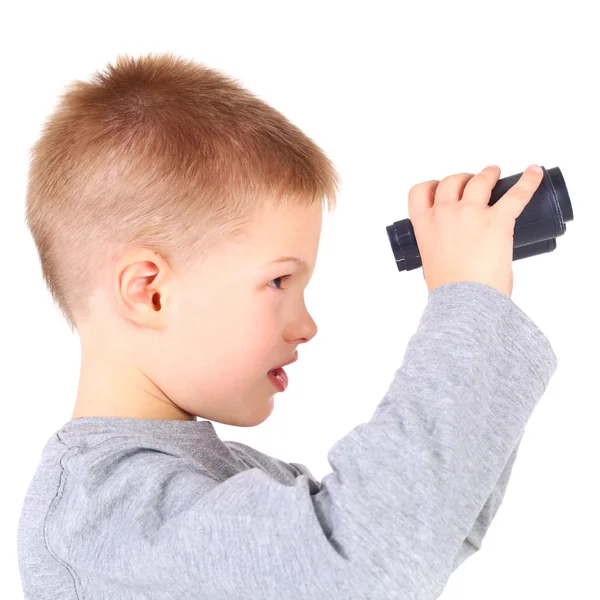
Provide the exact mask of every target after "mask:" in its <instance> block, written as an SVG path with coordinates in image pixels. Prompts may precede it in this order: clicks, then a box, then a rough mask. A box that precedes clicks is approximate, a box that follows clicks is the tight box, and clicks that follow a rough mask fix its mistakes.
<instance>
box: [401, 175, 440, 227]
mask: <svg viewBox="0 0 600 600" xmlns="http://www.w3.org/2000/svg"><path fill="white" fill-rule="evenodd" d="M438 184H439V181H438V180H437V179H432V180H430V181H424V182H423V183H417V184H416V185H413V186H412V187H411V188H410V190H409V192H408V217H409V218H410V219H411V221H412V220H414V219H415V217H416V218H418V217H419V216H420V215H423V214H425V212H426V211H428V210H429V209H431V207H432V206H433V200H434V196H435V190H436V188H437V186H438Z"/></svg>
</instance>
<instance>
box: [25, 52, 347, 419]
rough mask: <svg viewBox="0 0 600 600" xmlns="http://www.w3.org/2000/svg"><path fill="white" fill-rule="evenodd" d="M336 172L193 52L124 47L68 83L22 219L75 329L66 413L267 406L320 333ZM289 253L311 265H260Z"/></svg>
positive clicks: (148, 414)
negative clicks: (75, 384) (77, 343)
mask: <svg viewBox="0 0 600 600" xmlns="http://www.w3.org/2000/svg"><path fill="white" fill-rule="evenodd" d="M338 184H339V178H338V175H337V173H336V171H335V169H334V167H333V165H332V163H331V162H330V161H329V159H328V158H327V156H326V155H325V154H324V153H323V151H322V150H320V148H319V147H318V146H317V145H316V144H315V143H314V142H313V141H312V140H311V139H309V138H308V137H307V136H306V135H305V134H303V133H302V132H301V131H300V130H299V129H298V128H297V127H296V126H294V125H293V124H292V123H290V122H289V121H288V120H287V119H286V118H285V117H284V116H283V115H282V114H281V113H279V112H278V111H276V110H275V109H273V108H271V107H270V106H268V105H267V104H266V103H265V102H264V101H262V100H260V99H259V98H257V97H256V96H254V95H253V94H251V93H250V92H248V91H246V90H245V89H243V88H242V87H241V86H240V85H239V84H238V83H236V82H235V80H232V79H231V78H228V77H226V76H225V75H223V74H222V73H220V72H218V71H215V70H213V69H210V68H207V67H205V66H202V65H201V64H199V63H196V62H194V61H193V60H184V59H181V58H177V57H175V56H173V55H171V54H163V55H152V54H149V55H146V56H144V57H140V58H138V59H133V58H130V57H126V56H119V57H117V60H116V63H115V64H114V65H109V66H108V67H107V69H106V71H105V72H104V73H101V72H98V73H96V74H95V75H94V78H93V79H92V81H91V82H82V81H76V82H74V83H72V84H71V85H70V86H69V87H68V88H67V90H66V92H65V93H64V94H63V96H62V97H61V99H60V102H59V104H58V106H57V108H56V110H55V111H54V113H53V114H52V115H51V116H50V117H49V118H48V120H47V122H46V124H45V126H44V129H43V131H42V135H41V137H40V139H39V140H38V141H37V142H36V143H35V145H34V146H33V148H32V157H31V166H30V171H29V182H28V189H27V211H26V217H27V225H28V227H29V228H30V230H31V233H32V236H33V239H34V242H35V244H36V247H37V250H38V253H39V256H40V261H41V268H42V274H43V277H44V280H45V282H46V284H47V286H48V288H49V290H50V293H51V294H52V297H53V298H54V300H55V301H56V303H57V304H58V306H59V308H60V310H61V311H62V313H63V315H64V316H65V318H66V319H67V322H68V324H69V326H70V328H71V330H73V329H76V330H77V332H78V334H79V336H80V340H81V344H82V363H81V373H80V381H79V389H78V394H77V401H76V406H75V411H74V413H73V417H74V418H76V417H81V416H94V415H98V416H117V417H135V418H150V419H194V418H195V416H200V417H202V418H205V419H210V420H214V421H218V422H222V423H227V424H231V425H239V426H244V427H247V426H252V425H256V424H258V423H261V422H262V421H264V420H265V419H266V418H267V417H268V416H269V414H270V413H271V411H272V399H273V394H274V393H276V389H275V388H274V387H273V385H272V383H271V382H270V380H269V378H268V376H267V372H268V371H269V370H270V369H272V368H274V367H276V366H278V365H280V364H282V363H284V362H288V361H289V360H291V359H292V357H293V355H294V353H295V350H296V347H297V346H298V345H299V344H301V343H303V342H306V341H308V340H310V339H311V338H312V337H313V336H314V335H315V333H316V331H317V327H316V324H315V322H314V321H313V320H312V318H311V316H310V315H309V313H308V312H307V309H306V306H305V303H304V288H305V287H306V285H307V283H308V281H309V279H310V276H311V275H312V272H313V270H314V267H315V262H316V258H317V250H318V244H319V239H320V233H321V220H322V210H323V206H322V203H323V202H324V200H325V199H327V206H328V208H329V209H330V210H332V209H333V208H335V200H336V192H337V188H338ZM282 256H294V257H297V258H299V259H301V260H303V261H305V263H306V266H304V267H303V266H301V265H296V264H294V263H293V262H285V263H279V264H277V263H275V264H271V265H267V263H269V262H271V261H274V260H275V259H277V258H280V257H282ZM288 274H290V275H291V276H290V277H288V278H285V279H283V280H281V279H278V278H280V277H282V276H285V275H288Z"/></svg>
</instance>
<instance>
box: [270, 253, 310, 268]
mask: <svg viewBox="0 0 600 600" xmlns="http://www.w3.org/2000/svg"><path fill="white" fill-rule="evenodd" d="M282 262H295V263H296V264H298V265H301V266H303V267H304V268H305V269H308V265H307V264H306V262H304V261H303V260H301V259H299V258H296V257H295V256H281V257H280V258H276V259H275V260H273V261H271V262H269V263H267V264H268V265H273V264H276V263H282Z"/></svg>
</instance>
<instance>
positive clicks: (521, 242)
mask: <svg viewBox="0 0 600 600" xmlns="http://www.w3.org/2000/svg"><path fill="white" fill-rule="evenodd" d="M542 169H543V170H544V178H543V179H542V182H541V183H540V185H539V187H538V189H537V190H536V191H535V193H534V194H533V196H532V198H531V200H530V201H529V203H528V204H527V206H526V207H525V208H524V209H523V212H522V213H521V214H520V215H519V216H518V217H517V220H516V222H515V232H514V239H513V261H515V260H519V259H521V258H527V257H529V256H536V255H538V254H544V253H546V252H552V251H553V250H555V249H556V238H557V237H559V236H561V235H563V234H564V233H565V232H566V231H567V226H566V224H565V223H566V222H567V221H572V220H573V207H572V206H571V199H570V198H569V193H568V192H567V186H566V184H565V180H564V177H563V175H562V173H561V172H560V169H559V168H558V167H554V168H553V169H545V168H544V167H542ZM521 175H523V172H521V173H517V174H516V175H511V176H510V177H504V178H502V179H499V180H498V182H497V183H496V185H495V186H494V188H493V189H492V193H491V196H490V201H489V203H488V206H493V205H494V204H496V202H498V200H500V198H502V196H504V194H506V192H507V191H508V190H509V189H510V188H511V187H512V186H513V185H515V183H517V181H518V180H519V179H520V178H521ZM386 231H387V234H388V238H389V240H390V244H391V245H392V251H393V253H394V258H395V259H396V266H397V267H398V271H412V270H413V269H418V268H419V267H421V266H423V263H422V262H421V253H420V251H419V246H418V244H417V238H416V236H415V231H414V229H413V226H412V223H411V222H410V219H403V220H402V221H396V222H395V223H394V224H392V225H388V226H387V227H386Z"/></svg>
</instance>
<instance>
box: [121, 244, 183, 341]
mask: <svg viewBox="0 0 600 600" xmlns="http://www.w3.org/2000/svg"><path fill="white" fill-rule="evenodd" d="M173 285H174V278H173V271H172V269H171V267H170V265H169V264H168V263H167V261H166V260H164V258H163V257H162V256H161V255H160V254H159V253H158V252H156V251H154V250H149V249H148V248H130V249H128V250H127V251H126V252H125V253H124V254H123V255H122V256H121V257H120V258H119V259H118V261H117V267H116V270H115V292H116V300H117V308H118V311H119V314H120V315H121V316H122V317H123V318H124V319H126V320H127V321H130V322H132V323H134V324H135V325H139V326H140V327H145V328H149V329H156V330H162V329H164V328H165V327H166V325H167V319H166V314H167V304H168V302H169V300H170V299H171V298H172V287H173Z"/></svg>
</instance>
